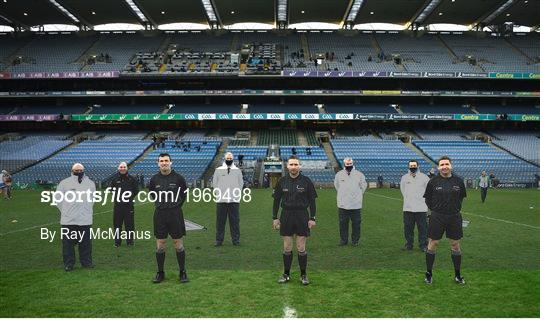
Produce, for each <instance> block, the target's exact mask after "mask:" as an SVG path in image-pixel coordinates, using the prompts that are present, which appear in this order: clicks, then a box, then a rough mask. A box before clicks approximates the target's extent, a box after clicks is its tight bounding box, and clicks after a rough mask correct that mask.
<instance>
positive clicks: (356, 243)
mask: <svg viewBox="0 0 540 319" xmlns="http://www.w3.org/2000/svg"><path fill="white" fill-rule="evenodd" d="M352 245H353V246H354V247H356V246H360V243H359V242H354V243H352Z"/></svg>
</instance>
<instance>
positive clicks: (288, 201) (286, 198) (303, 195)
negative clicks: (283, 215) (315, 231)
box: [272, 173, 317, 220]
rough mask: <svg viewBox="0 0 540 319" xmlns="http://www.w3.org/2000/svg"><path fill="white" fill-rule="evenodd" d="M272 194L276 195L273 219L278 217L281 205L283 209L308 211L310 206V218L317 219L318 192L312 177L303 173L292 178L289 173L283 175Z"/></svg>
mask: <svg viewBox="0 0 540 319" xmlns="http://www.w3.org/2000/svg"><path fill="white" fill-rule="evenodd" d="M272 196H273V197H274V207H273V211H272V218H273V219H277V218H278V217H277V216H278V211H279V207H280V205H281V208H282V211H306V210H307V209H308V207H309V213H310V218H311V219H313V220H314V219H315V215H316V214H317V207H316V205H315V198H317V192H316V191H315V185H313V182H312V181H311V179H309V177H307V176H304V175H302V173H300V174H298V176H297V177H296V178H292V177H291V176H290V175H289V174H287V175H285V176H283V177H281V178H280V179H279V181H278V182H277V185H276V188H275V189H274V193H273V195H272Z"/></svg>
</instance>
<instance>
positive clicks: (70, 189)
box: [56, 163, 96, 271]
mask: <svg viewBox="0 0 540 319" xmlns="http://www.w3.org/2000/svg"><path fill="white" fill-rule="evenodd" d="M56 191H57V192H61V193H63V195H64V196H63V198H64V200H63V201H60V202H58V203H57V207H58V209H59V210H60V225H61V232H60V233H61V239H62V251H63V257H64V270H65V271H72V270H73V267H74V266H75V245H79V260H80V262H81V265H82V266H83V267H84V268H93V267H94V264H93V263H92V239H91V238H90V227H91V226H92V217H93V213H94V211H93V205H94V203H93V202H92V200H91V198H90V199H89V198H88V196H86V195H84V196H80V197H79V196H76V197H75V198H74V197H73V196H72V195H69V196H67V197H66V194H67V193H75V194H77V193H81V192H83V193H84V192H91V193H93V192H95V191H96V185H95V183H94V182H93V181H91V180H90V178H88V177H87V176H85V175H84V166H83V165H82V164H81V163H75V164H74V165H73V167H72V168H71V176H70V177H68V178H66V179H64V180H62V181H61V182H60V184H58V187H57V188H56ZM68 199H70V200H68ZM71 199H76V200H71Z"/></svg>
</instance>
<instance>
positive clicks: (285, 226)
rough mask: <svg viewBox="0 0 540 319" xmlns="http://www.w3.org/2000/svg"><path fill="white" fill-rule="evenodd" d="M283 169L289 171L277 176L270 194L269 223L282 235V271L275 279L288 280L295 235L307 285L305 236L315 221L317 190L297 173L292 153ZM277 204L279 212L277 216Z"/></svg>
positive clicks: (310, 182)
mask: <svg viewBox="0 0 540 319" xmlns="http://www.w3.org/2000/svg"><path fill="white" fill-rule="evenodd" d="M287 170H288V171H289V172H288V174H287V175H285V176H283V177H281V178H280V179H279V181H278V182H277V184H276V188H275V189H274V193H273V195H272V196H273V197H274V206H273V210H272V219H273V220H274V222H273V227H274V229H279V232H280V235H281V236H283V265H284V272H283V275H281V277H280V278H279V280H278V283H286V282H289V280H290V272H291V264H292V260H293V256H292V248H293V241H294V240H295V239H296V248H297V250H298V264H299V266H300V281H301V282H302V284H303V285H304V286H306V285H309V279H308V277H307V273H306V269H307V252H306V238H307V237H308V236H309V235H310V229H311V228H313V227H315V225H316V223H315V215H316V213H317V207H316V204H315V198H317V192H316V191H315V185H313V182H312V181H311V180H310V179H309V178H308V177H307V176H304V175H302V174H301V173H300V160H299V159H298V157H297V156H295V155H292V156H291V157H289V159H288V160H287ZM280 205H281V216H279V217H278V212H279V207H280ZM308 207H309V214H308Z"/></svg>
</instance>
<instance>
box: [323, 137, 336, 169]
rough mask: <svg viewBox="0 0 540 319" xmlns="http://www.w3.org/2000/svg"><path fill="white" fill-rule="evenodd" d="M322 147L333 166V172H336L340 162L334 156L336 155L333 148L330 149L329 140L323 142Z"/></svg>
mask: <svg viewBox="0 0 540 319" xmlns="http://www.w3.org/2000/svg"><path fill="white" fill-rule="evenodd" d="M322 144H323V148H324V151H325V152H326V156H328V160H329V161H330V165H332V167H333V168H334V172H337V171H338V170H339V168H340V164H339V162H338V160H337V158H336V155H335V154H334V150H333V149H332V145H331V144H330V143H329V142H323V143H322Z"/></svg>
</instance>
